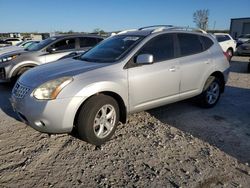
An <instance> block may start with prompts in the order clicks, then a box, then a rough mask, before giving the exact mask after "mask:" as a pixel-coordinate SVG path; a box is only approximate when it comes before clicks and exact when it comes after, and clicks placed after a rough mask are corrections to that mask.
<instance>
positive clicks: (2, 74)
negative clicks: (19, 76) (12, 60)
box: [0, 64, 12, 83]
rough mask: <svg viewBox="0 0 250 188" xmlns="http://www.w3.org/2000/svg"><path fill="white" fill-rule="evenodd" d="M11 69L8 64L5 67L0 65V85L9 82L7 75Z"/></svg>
mask: <svg viewBox="0 0 250 188" xmlns="http://www.w3.org/2000/svg"><path fill="white" fill-rule="evenodd" d="M11 68H12V66H11V65H9V64H7V65H1V64H0V83H1V82H9V81H10V77H9V73H10V71H11Z"/></svg>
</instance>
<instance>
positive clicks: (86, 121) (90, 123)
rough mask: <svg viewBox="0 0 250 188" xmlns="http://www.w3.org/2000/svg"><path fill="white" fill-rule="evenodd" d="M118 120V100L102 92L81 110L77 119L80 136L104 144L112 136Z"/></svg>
mask: <svg viewBox="0 0 250 188" xmlns="http://www.w3.org/2000/svg"><path fill="white" fill-rule="evenodd" d="M118 121H119V106H118V104H117V102H116V100H115V99H113V98H112V97H110V96H107V95H102V94H100V95H96V96H93V97H91V98H90V99H88V100H87V101H86V103H85V104H84V105H83V106H82V108H81V110H80V113H79V116H78V120H77V130H78V134H79V137H80V138H81V139H83V140H85V141H87V142H89V143H91V144H94V145H97V146H98V145H102V144H104V143H105V142H106V141H108V140H109V139H110V138H111V137H112V135H113V134H114V132H115V129H116V127H117V124H118Z"/></svg>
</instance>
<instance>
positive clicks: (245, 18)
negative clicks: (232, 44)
mask: <svg viewBox="0 0 250 188" xmlns="http://www.w3.org/2000/svg"><path fill="white" fill-rule="evenodd" d="M247 19H250V17H244V18H231V20H247Z"/></svg>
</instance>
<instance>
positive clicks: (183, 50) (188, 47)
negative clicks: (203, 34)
mask: <svg viewBox="0 0 250 188" xmlns="http://www.w3.org/2000/svg"><path fill="white" fill-rule="evenodd" d="M177 37H178V40H179V47H180V55H181V56H188V55H192V54H197V53H200V52H202V51H203V47H202V43H201V41H200V39H199V36H198V35H195V34H187V33H180V34H177Z"/></svg>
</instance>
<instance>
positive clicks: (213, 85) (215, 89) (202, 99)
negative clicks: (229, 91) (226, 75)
mask: <svg viewBox="0 0 250 188" xmlns="http://www.w3.org/2000/svg"><path fill="white" fill-rule="evenodd" d="M221 84H222V82H221V81H220V80H219V79H218V78H216V77H214V76H210V77H209V78H208V80H207V82H206V84H205V87H204V90H203V92H202V94H201V95H200V96H199V103H200V105H201V106H202V107H205V108H211V107H213V106H215V105H216V103H217V102H218V101H219V99H220V95H221Z"/></svg>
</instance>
